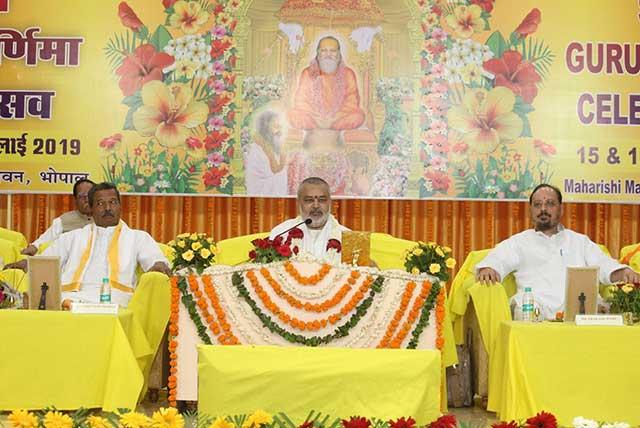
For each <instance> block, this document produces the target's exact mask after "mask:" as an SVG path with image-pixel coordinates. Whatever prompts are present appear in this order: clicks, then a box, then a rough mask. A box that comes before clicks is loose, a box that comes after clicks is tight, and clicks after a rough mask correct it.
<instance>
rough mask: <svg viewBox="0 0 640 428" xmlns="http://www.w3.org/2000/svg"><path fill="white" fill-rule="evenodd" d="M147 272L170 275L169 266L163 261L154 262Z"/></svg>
mask: <svg viewBox="0 0 640 428" xmlns="http://www.w3.org/2000/svg"><path fill="white" fill-rule="evenodd" d="M147 272H160V273H163V274H165V275H167V276H171V275H172V272H171V268H169V266H167V264H166V263H165V262H155V263H154V264H153V266H151V267H150V268H149V270H148V271H147Z"/></svg>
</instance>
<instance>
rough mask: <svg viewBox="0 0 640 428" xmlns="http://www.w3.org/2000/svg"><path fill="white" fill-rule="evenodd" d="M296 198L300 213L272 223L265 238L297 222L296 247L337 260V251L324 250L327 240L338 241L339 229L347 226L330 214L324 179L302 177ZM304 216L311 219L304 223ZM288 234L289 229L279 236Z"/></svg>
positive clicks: (327, 192)
mask: <svg viewBox="0 0 640 428" xmlns="http://www.w3.org/2000/svg"><path fill="white" fill-rule="evenodd" d="M297 200H298V209H299V210H300V215H299V216H298V217H296V218H294V219H290V220H287V221H285V222H283V223H280V224H279V225H277V226H276V227H274V228H273V230H272V231H271V234H270V235H269V238H270V239H274V238H275V237H276V236H278V235H280V234H283V232H287V230H289V229H291V228H292V227H294V226H296V225H298V227H297V228H298V229H300V230H301V231H302V233H303V236H302V238H301V240H302V242H301V245H300V251H302V252H305V253H308V254H311V255H313V256H314V257H315V258H316V259H318V260H322V261H326V262H328V263H331V264H337V263H340V254H339V253H336V252H335V251H332V252H329V251H328V249H330V247H331V246H330V241H332V240H335V241H338V242H340V243H341V242H342V232H343V231H345V230H347V231H348V230H349V229H348V228H346V227H344V226H342V225H341V224H340V223H338V220H336V219H335V218H334V217H333V216H332V215H331V193H330V191H329V185H328V184H327V182H326V181H324V180H323V179H322V178H319V177H309V178H306V179H304V180H303V181H302V183H300V186H298V198H297ZM305 220H311V221H310V222H308V221H307V224H305V223H304V221H305ZM300 223H302V224H300ZM288 234H289V232H287V233H284V234H283V235H282V238H283V239H284V240H286V239H287V237H288ZM332 242H333V241H332ZM328 246H329V248H328Z"/></svg>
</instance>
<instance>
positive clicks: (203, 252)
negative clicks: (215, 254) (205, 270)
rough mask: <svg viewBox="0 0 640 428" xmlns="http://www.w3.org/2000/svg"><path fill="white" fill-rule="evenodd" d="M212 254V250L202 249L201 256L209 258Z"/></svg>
mask: <svg viewBox="0 0 640 428" xmlns="http://www.w3.org/2000/svg"><path fill="white" fill-rule="evenodd" d="M210 255H211V251H209V250H207V249H206V248H203V249H202V250H200V257H202V258H203V259H208V258H209V256H210Z"/></svg>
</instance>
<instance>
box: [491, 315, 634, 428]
mask: <svg viewBox="0 0 640 428" xmlns="http://www.w3.org/2000/svg"><path fill="white" fill-rule="evenodd" d="M639 349H640V327H628V326H620V327H614V326H576V325H575V324H574V323H551V322H544V323H525V322H516V321H505V322H502V323H501V325H500V329H499V332H498V337H497V339H496V347H495V349H494V352H493V353H492V355H491V362H490V364H491V367H490V372H489V404H488V409H489V410H491V411H495V412H497V413H498V416H499V417H500V419H502V420H511V419H522V418H526V417H529V416H533V415H534V414H536V413H537V412H539V411H541V410H545V411H548V412H552V413H553V414H555V415H556V417H557V418H558V422H559V423H560V424H562V425H565V426H570V425H571V421H572V420H573V418H574V417H576V416H583V417H585V418H590V419H595V420H599V421H609V422H613V421H624V422H628V423H630V424H632V425H637V424H640V400H638V397H637V391H638V385H640V354H639V351H638V350H639Z"/></svg>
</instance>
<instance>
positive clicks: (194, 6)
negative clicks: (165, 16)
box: [169, 0, 209, 34]
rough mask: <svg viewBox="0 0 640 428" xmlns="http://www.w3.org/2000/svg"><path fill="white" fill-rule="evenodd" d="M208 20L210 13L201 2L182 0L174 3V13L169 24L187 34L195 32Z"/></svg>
mask: <svg viewBox="0 0 640 428" xmlns="http://www.w3.org/2000/svg"><path fill="white" fill-rule="evenodd" d="M208 20H209V14H208V13H207V12H206V11H205V10H202V7H201V6H200V3H198V2H195V1H194V2H186V1H184V0H180V1H177V2H175V4H174V5H173V14H172V15H171V16H170V17H169V25H171V26H172V27H173V28H179V29H181V30H182V31H183V32H184V33H185V34H194V33H196V32H197V31H198V29H199V28H200V26H201V25H204V24H206V23H207V21H208Z"/></svg>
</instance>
